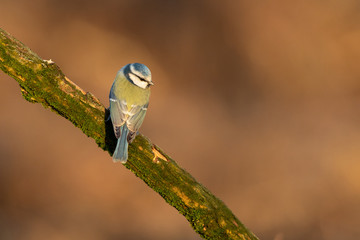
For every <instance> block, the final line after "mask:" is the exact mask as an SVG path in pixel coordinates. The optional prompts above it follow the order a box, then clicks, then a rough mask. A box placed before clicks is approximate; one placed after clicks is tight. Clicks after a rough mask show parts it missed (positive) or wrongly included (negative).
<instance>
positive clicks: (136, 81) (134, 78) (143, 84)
mask: <svg viewBox="0 0 360 240" xmlns="http://www.w3.org/2000/svg"><path fill="white" fill-rule="evenodd" d="M129 77H130V79H131V81H133V83H134V84H135V85H136V86H138V87H141V88H143V89H145V88H146V87H147V85H148V83H147V82H144V81H141V80H140V78H138V77H137V76H135V75H134V74H132V73H129Z"/></svg>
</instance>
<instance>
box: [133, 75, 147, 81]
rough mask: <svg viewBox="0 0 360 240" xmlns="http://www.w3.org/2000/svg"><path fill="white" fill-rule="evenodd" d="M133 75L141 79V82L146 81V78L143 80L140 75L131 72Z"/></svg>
mask: <svg viewBox="0 0 360 240" xmlns="http://www.w3.org/2000/svg"><path fill="white" fill-rule="evenodd" d="M133 74H134V75H135V76H137V77H138V78H139V79H140V80H141V81H143V82H147V81H146V80H145V78H142V77H140V76H139V75H136V74H135V73H133Z"/></svg>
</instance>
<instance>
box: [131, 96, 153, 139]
mask: <svg viewBox="0 0 360 240" xmlns="http://www.w3.org/2000/svg"><path fill="white" fill-rule="evenodd" d="M148 106H149V103H147V104H145V105H142V106H138V105H136V106H134V105H132V106H131V110H130V114H129V118H128V119H127V120H126V125H127V127H128V128H129V130H130V131H129V135H128V142H131V141H132V140H134V138H135V136H136V133H137V131H138V130H139V128H140V126H141V124H142V123H143V121H144V118H145V115H146V111H147V108H148Z"/></svg>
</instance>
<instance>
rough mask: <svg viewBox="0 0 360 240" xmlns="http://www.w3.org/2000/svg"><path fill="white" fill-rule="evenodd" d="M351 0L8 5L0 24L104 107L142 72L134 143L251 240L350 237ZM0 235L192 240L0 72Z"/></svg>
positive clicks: (359, 19)
mask: <svg viewBox="0 0 360 240" xmlns="http://www.w3.org/2000/svg"><path fill="white" fill-rule="evenodd" d="M359 10H360V3H359V1H356V0H344V1H335V0H330V1H320V0H315V1H301V2H297V1H296V2H294V1H290V2H289V1H285V0H278V1H270V0H263V1H232V0H228V1H210V0H196V1H192V0H186V1H165V0H164V1H160V0H153V1H146V0H132V1H131V0H123V1H112V0H103V1H86V2H83V1H74V0H72V1H70V0H68V1H64V0H63V1H54V0H34V1H26V0H22V1H11V0H0V27H1V28H3V29H4V30H6V31H8V32H10V33H11V34H13V35H14V36H15V37H17V38H18V39H20V40H21V41H22V42H23V43H25V44H26V45H28V46H29V47H30V48H31V49H32V50H33V51H35V52H36V53H38V54H39V55H40V56H41V57H42V58H44V59H52V60H53V61H55V62H56V63H57V64H58V65H59V66H60V67H61V68H62V70H63V71H64V73H65V74H66V75H67V76H68V77H69V78H70V79H71V80H73V81H74V82H76V83H77V84H78V85H79V86H81V87H82V88H83V89H84V90H86V91H89V92H91V93H93V94H94V95H95V96H97V97H98V98H100V100H101V101H102V102H103V103H104V104H105V105H106V106H108V92H109V89H110V86H111V84H112V81H113V79H114V77H115V74H116V72H117V70H118V69H119V68H120V67H122V66H123V65H125V64H127V63H130V62H141V63H145V64H146V65H147V66H149V68H150V69H151V70H152V74H153V79H154V82H155V84H156V85H155V87H153V89H152V90H153V91H152V97H151V101H150V102H151V104H150V109H149V111H148V114H147V117H146V120H145V122H144V124H143V126H142V129H141V132H142V133H143V134H145V135H146V136H148V137H149V138H150V139H151V140H152V141H153V142H155V143H156V144H158V145H159V146H161V148H163V149H164V150H165V151H166V152H167V153H169V155H171V156H172V157H173V158H174V159H175V160H176V161H177V162H178V163H179V164H180V165H181V166H183V167H184V168H185V169H187V170H188V171H189V172H190V173H191V174H192V175H193V176H194V177H195V178H196V179H197V180H198V181H200V182H201V183H203V184H204V185H205V186H206V187H208V188H209V189H210V190H211V191H212V192H213V193H214V194H215V195H216V196H218V197H219V198H221V199H222V200H223V201H224V202H225V203H226V204H227V205H228V206H229V207H230V209H232V211H233V212H234V214H235V215H236V216H237V217H238V218H239V219H240V220H241V221H242V222H243V223H244V224H245V225H246V226H247V227H248V228H250V229H251V230H252V231H253V232H255V234H256V235H257V236H258V237H259V238H260V239H275V240H282V239H326V240H328V239H329V240H332V239H334V240H335V239H360V229H359V223H360V203H359V201H360V161H359V160H360V67H359V63H360V30H359V29H360V15H359ZM0 79H1V82H0V83H1V87H0V104H1V118H0V136H1V138H0V158H1V160H0V239H90V240H91V239H199V237H198V236H197V234H196V233H195V232H193V230H192V229H191V227H190V225H189V223H188V222H187V221H186V220H185V218H183V217H182V216H181V215H180V214H178V213H177V211H176V210H175V209H173V208H172V207H170V206H168V205H167V204H166V203H165V201H164V200H163V199H162V198H161V197H160V196H158V195H157V194H156V193H154V192H153V191H152V190H150V189H149V188H148V187H147V186H146V185H145V184H144V183H143V182H142V181H141V180H139V179H138V178H136V177H135V176H134V175H133V174H132V173H131V172H129V171H128V170H126V169H125V168H124V167H123V166H122V165H121V164H113V163H112V159H111V157H110V156H109V155H108V154H107V153H105V152H103V151H102V150H101V149H99V148H97V146H96V144H95V143H94V141H93V140H92V139H89V138H87V137H86V136H85V135H84V134H82V133H81V131H80V130H79V129H76V128H74V127H73V126H72V125H71V123H70V122H69V121H67V120H65V119H63V118H61V117H59V116H58V115H56V114H54V113H52V112H51V111H49V110H45V109H44V108H43V107H42V106H41V105H39V104H30V103H28V102H26V101H25V100H23V98H22V97H21V94H20V90H19V87H18V85H17V83H16V82H15V81H14V80H12V79H11V78H9V77H8V76H7V75H5V74H4V73H2V72H1V73H0Z"/></svg>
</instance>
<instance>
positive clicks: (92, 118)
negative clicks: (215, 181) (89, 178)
mask: <svg viewBox="0 0 360 240" xmlns="http://www.w3.org/2000/svg"><path fill="white" fill-rule="evenodd" d="M0 68H1V70H3V71H4V72H5V73H6V74H8V75H10V76H11V77H12V78H14V79H15V80H16V81H17V82H18V83H19V85H20V88H21V92H22V95H23V96H24V98H25V99H26V100H28V101H30V102H37V103H41V104H42V105H43V106H44V107H46V108H50V109H51V110H52V111H54V112H56V113H57V114H59V115H61V116H62V117H64V118H66V119H68V120H69V121H71V122H72V123H73V124H74V125H75V126H76V127H78V128H80V129H81V130H82V131H83V133H85V134H86V135H87V136H88V137H91V138H93V139H94V140H95V142H96V143H97V144H98V146H99V147H100V148H102V149H103V150H105V151H108V152H109V154H112V153H113V151H114V148H115V144H116V138H115V136H114V133H113V129H112V126H111V122H110V121H108V122H106V121H105V119H106V118H107V116H108V115H109V113H108V110H107V109H106V108H105V107H104V105H102V104H101V103H100V101H99V100H98V99H97V98H95V97H94V96H93V95H92V94H91V93H89V92H85V91H83V90H82V89H81V88H80V87H78V86H77V85H76V84H74V83H73V82H71V81H70V80H69V79H68V78H67V77H66V76H65V75H64V74H63V73H62V72H61V70H60V68H59V67H58V66H57V65H56V64H54V63H53V62H52V61H51V60H49V61H47V60H43V59H41V58H40V57H39V56H38V55H37V54H35V53H34V52H32V51H31V50H30V49H29V48H28V47H27V46H25V45H24V44H22V43H21V42H20V41H18V40H16V39H15V38H14V37H12V36H11V35H10V34H8V33H7V32H5V31H4V30H2V29H0ZM125 167H127V168H128V169H130V170H131V171H132V172H133V173H135V175H136V176H138V177H139V178H141V179H142V180H143V181H144V182H145V183H146V184H147V185H148V186H149V187H151V188H152V189H153V190H154V191H156V192H157V193H159V194H160V195H161V196H162V197H163V198H164V199H165V201H166V202H167V203H169V204H170V205H171V206H173V207H175V208H176V209H177V210H178V211H179V212H180V213H181V214H182V215H184V216H185V217H186V219H187V220H188V221H189V222H190V224H191V225H192V227H193V228H194V230H195V231H196V232H197V233H199V234H200V235H201V236H202V237H203V238H205V239H257V237H256V236H255V235H254V234H253V233H251V232H250V231H249V230H248V229H246V228H245V226H244V225H243V224H242V223H241V222H240V221H239V220H238V219H237V218H236V217H235V216H234V214H233V213H232V212H231V211H230V210H229V209H228V208H227V207H226V206H225V204H224V203H223V202H222V201H221V200H219V199H218V198H216V197H215V196H214V195H212V194H211V193H210V192H209V190H207V189H206V188H205V187H203V186H202V185H201V184H200V183H198V182H196V180H195V179H194V178H193V177H192V176H191V175H190V174H189V173H187V172H186V171H185V170H184V169H182V168H180V167H179V166H178V165H177V164H176V162H175V161H174V160H172V159H171V158H170V157H169V156H167V155H166V154H165V153H164V152H163V151H162V150H161V149H160V148H159V147H157V146H156V145H154V144H152V143H151V142H150V141H149V139H147V138H146V137H144V136H143V135H141V134H139V135H138V136H137V137H136V139H135V140H134V142H133V143H132V144H130V145H129V160H128V162H127V163H126V164H125Z"/></svg>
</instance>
